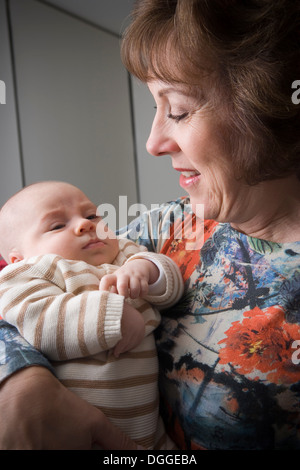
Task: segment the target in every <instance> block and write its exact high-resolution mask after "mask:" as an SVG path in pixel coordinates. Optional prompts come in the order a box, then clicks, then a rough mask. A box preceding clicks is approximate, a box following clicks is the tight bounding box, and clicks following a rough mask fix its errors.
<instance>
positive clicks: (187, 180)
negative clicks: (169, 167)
mask: <svg viewBox="0 0 300 470" xmlns="http://www.w3.org/2000/svg"><path fill="white" fill-rule="evenodd" d="M177 171H180V173H181V175H180V179H179V184H180V186H181V187H182V188H185V189H186V188H188V187H189V186H191V185H193V184H196V183H197V182H198V181H199V179H200V176H201V173H199V171H197V170H181V169H180V170H177Z"/></svg>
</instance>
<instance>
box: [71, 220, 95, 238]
mask: <svg viewBox="0 0 300 470" xmlns="http://www.w3.org/2000/svg"><path fill="white" fill-rule="evenodd" d="M92 230H96V229H95V224H94V223H93V221H92V220H89V219H84V218H82V219H80V220H78V222H77V223H76V225H75V234H76V235H82V234H83V233H85V232H91V231H92Z"/></svg>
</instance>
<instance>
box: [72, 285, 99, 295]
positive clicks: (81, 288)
mask: <svg viewBox="0 0 300 470" xmlns="http://www.w3.org/2000/svg"><path fill="white" fill-rule="evenodd" d="M95 290H99V285H98V284H86V285H84V286H79V287H78V288H77V289H75V290H74V291H73V294H74V295H79V294H82V293H83V292H85V291H95Z"/></svg>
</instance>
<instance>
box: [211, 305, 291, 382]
mask: <svg viewBox="0 0 300 470" xmlns="http://www.w3.org/2000/svg"><path fill="white" fill-rule="evenodd" d="M244 317H245V318H244V319H243V320H242V322H239V321H236V322H233V323H232V326H231V327H230V328H229V329H228V330H227V331H226V332H225V333H226V335H227V337H226V338H224V339H222V340H221V341H219V344H221V343H222V344H224V347H223V348H222V349H221V350H220V351H219V358H220V361H219V363H220V364H228V363H230V364H231V365H232V366H234V367H235V369H236V371H237V372H239V373H241V374H253V373H254V374H256V378H262V379H264V380H266V379H267V380H268V381H270V382H273V383H276V384H281V383H294V382H298V381H300V366H298V365H294V364H293V363H292V354H293V349H292V347H291V346H292V343H293V341H295V340H297V339H300V326H299V325H298V324H292V323H287V322H286V321H285V315H284V310H283V309H282V308H281V307H279V306H272V307H268V308H266V309H263V310H261V309H260V308H258V307H255V308H254V309H253V310H250V311H248V312H245V313H244Z"/></svg>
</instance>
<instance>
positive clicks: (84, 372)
mask: <svg viewBox="0 0 300 470" xmlns="http://www.w3.org/2000/svg"><path fill="white" fill-rule="evenodd" d="M0 226H1V231H0V234H1V236H0V252H1V255H2V256H3V258H4V259H5V260H6V262H7V263H9V264H8V266H7V267H6V268H5V269H3V270H2V272H1V279H0V298H1V300H0V312H1V315H2V316H3V318H4V319H5V320H6V321H7V322H9V323H11V324H12V325H14V326H16V327H17V328H18V330H19V332H20V333H21V334H22V335H23V336H24V338H25V339H26V340H27V341H28V342H29V343H31V344H32V345H33V346H34V347H35V348H37V349H39V350H40V351H41V352H43V353H44V354H45V355H46V356H47V357H48V359H49V360H50V361H52V365H53V367H54V369H55V372H56V374H57V377H58V378H59V380H61V382H62V383H63V384H64V385H65V386H67V387H69V388H70V389H71V390H72V391H73V392H75V393H77V394H78V395H80V396H81V397H82V398H84V399H86V400H87V401H89V402H90V403H91V404H92V405H94V406H96V407H99V408H101V410H102V411H103V412H104V413H105V414H106V416H107V417H109V419H110V420H111V421H113V422H114V423H115V424H116V425H117V426H119V427H120V428H121V429H122V430H123V431H124V432H125V433H127V434H128V435H129V436H130V437H131V439H133V440H134V441H135V442H136V443H137V444H139V445H141V446H143V447H145V448H148V449H152V448H157V449H170V448H172V443H171V442H170V441H169V439H168V437H167V436H166V435H165V432H164V428H163V425H162V421H161V419H160V418H159V415H158V389H157V375H158V363H157V355H156V347H155V340H154V336H153V331H154V329H155V328H156V327H157V326H158V324H159V322H160V315H159V312H158V310H156V309H154V308H152V307H151V306H150V304H149V303H148V302H151V303H152V304H154V305H156V307H158V308H167V307H170V306H171V305H173V304H175V303H176V302H177V301H178V300H179V298H180V297H181V295H182V293H183V282H182V278H181V275H180V271H179V268H178V267H177V266H176V265H175V264H174V262H173V261H172V260H171V259H170V258H168V257H166V256H164V255H160V254H155V253H148V252H147V251H146V249H145V247H142V246H138V245H136V244H135V243H133V242H131V241H129V240H127V239H117V238H116V236H115V234H114V233H113V232H111V231H110V230H109V229H108V228H107V227H106V226H105V224H104V223H103V221H102V220H101V218H100V217H99V216H98V215H97V211H96V206H95V205H94V204H93V203H92V202H91V201H90V200H89V199H88V198H87V196H86V195H85V194H84V193H83V192H82V191H80V190H79V189H78V188H76V187H75V186H73V185H70V184H68V183H63V182H58V181H52V182H50V181H47V182H41V183H35V184H33V185H30V186H27V187H26V188H24V189H23V190H21V191H19V192H18V193H17V194H16V195H14V196H13V197H12V198H10V199H9V200H8V201H7V203H6V204H5V205H4V206H3V208H2V209H1V211H0Z"/></svg>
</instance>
